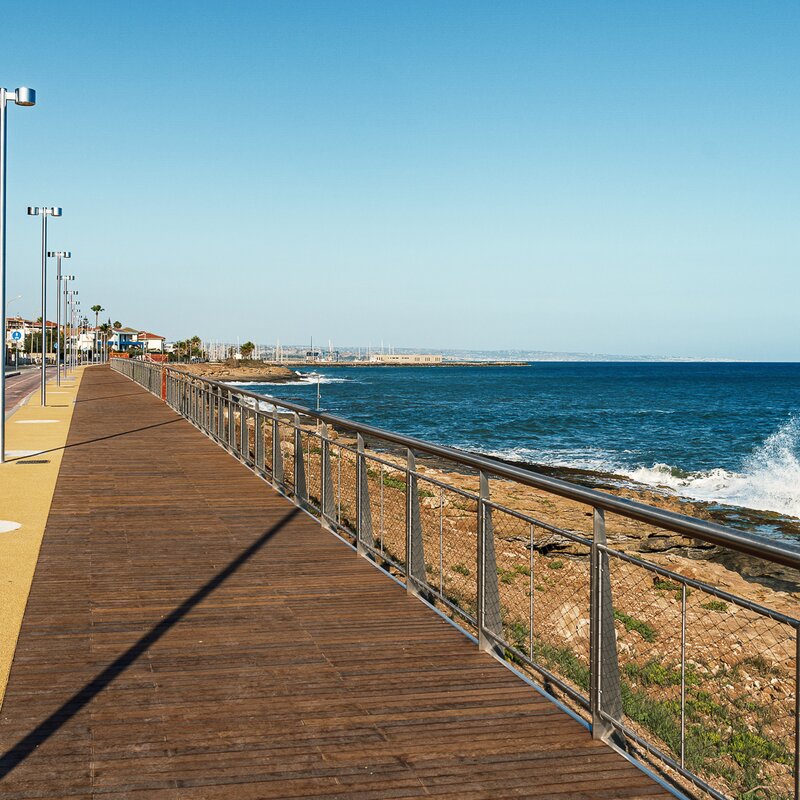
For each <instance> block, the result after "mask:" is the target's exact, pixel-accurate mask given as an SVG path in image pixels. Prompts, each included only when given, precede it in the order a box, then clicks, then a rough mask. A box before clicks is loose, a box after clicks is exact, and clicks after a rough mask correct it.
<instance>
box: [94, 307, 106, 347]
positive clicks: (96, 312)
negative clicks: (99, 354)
mask: <svg viewBox="0 0 800 800" xmlns="http://www.w3.org/2000/svg"><path fill="white" fill-rule="evenodd" d="M92 311H94V340H93V341H92V359H94V355H95V351H96V350H97V349H98V348H97V345H98V341H97V329H98V328H99V327H100V312H101V311H105V309H104V308H103V306H101V305H100V304H99V303H98V304H97V305H96V306H92Z"/></svg>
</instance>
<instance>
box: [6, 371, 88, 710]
mask: <svg viewBox="0 0 800 800" xmlns="http://www.w3.org/2000/svg"><path fill="white" fill-rule="evenodd" d="M82 373H83V370H82V369H80V370H78V371H77V372H73V373H70V375H69V379H68V380H66V381H62V384H61V386H56V385H55V381H54V380H51V381H49V382H48V384H47V406H46V407H45V408H42V406H41V405H40V393H39V392H38V391H36V392H34V394H33V395H31V397H30V398H29V399H28V402H27V403H25V404H24V405H22V406H20V408H18V409H17V410H16V411H15V412H14V414H12V415H11V417H9V419H8V420H7V421H6V459H7V460H6V462H5V463H4V464H0V609H2V614H0V706H2V703H3V697H4V695H5V690H6V684H7V682H8V673H9V671H10V670H11V662H12V660H13V658H14V649H15V647H16V645H17V637H18V636H19V630H20V626H21V625H22V616H23V614H24V613H25V604H26V603H27V601H28V593H29V592H30V588H31V581H32V580H33V573H34V570H35V569H36V561H37V559H38V557H39V548H40V546H41V544H42V538H43V536H44V529H45V525H46V524H47V516H48V514H49V513H50V503H51V502H52V499H53V492H54V491H55V488H56V480H57V478H58V471H59V469H60V467H61V458H62V455H63V453H64V450H63V448H64V445H65V444H66V442H67V435H68V433H69V426H70V422H71V420H72V412H73V409H74V408H75V398H76V395H77V393H78V387H79V386H80V380H81V377H82ZM40 420H53V421H51V422H39V421H40ZM28 460H31V461H42V460H46V461H47V463H44V464H42V463H38V464H25V463H19V462H21V461H22V462H24V461H28ZM6 522H11V523H18V524H19V525H20V527H19V528H17V529H16V530H12V531H7V528H8V527H10V526H8V525H4V524H3V523H6ZM4 530H6V532H3V531H4Z"/></svg>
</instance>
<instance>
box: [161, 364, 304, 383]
mask: <svg viewBox="0 0 800 800" xmlns="http://www.w3.org/2000/svg"><path fill="white" fill-rule="evenodd" d="M173 366H174V368H175V369H179V370H181V371H182V372H188V373H189V374H190V375H194V376H195V377H197V378H207V379H208V380H212V381H222V382H226V383H227V382H231V381H236V382H239V383H240V382H244V381H249V382H251V383H297V382H299V381H300V380H301V377H300V376H299V375H298V374H297V373H296V372H295V371H294V370H291V369H289V368H288V367H281V366H278V365H277V364H269V363H267V362H264V361H245V360H234V359H229V360H228V361H224V362H200V363H196V364H175V365H173Z"/></svg>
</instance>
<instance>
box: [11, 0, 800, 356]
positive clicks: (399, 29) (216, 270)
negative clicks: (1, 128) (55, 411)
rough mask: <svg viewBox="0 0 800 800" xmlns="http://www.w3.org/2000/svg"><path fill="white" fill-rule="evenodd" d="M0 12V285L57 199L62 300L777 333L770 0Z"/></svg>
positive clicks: (272, 315)
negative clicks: (5, 246) (5, 104)
mask: <svg viewBox="0 0 800 800" xmlns="http://www.w3.org/2000/svg"><path fill="white" fill-rule="evenodd" d="M3 21H4V31H5V34H4V43H3V44H4V46H3V48H2V50H0V67H1V69H0V80H2V82H3V85H5V86H7V87H10V88H14V87H16V86H18V85H28V86H32V87H34V88H35V89H37V91H38V93H39V104H38V105H37V107H35V108H32V109H28V108H17V107H13V106H12V107H10V108H9V178H8V189H9V198H8V199H9V217H8V222H9V285H8V292H9V297H14V296H15V295H17V294H22V295H23V299H22V300H20V301H16V302H15V303H13V304H12V305H11V306H9V312H13V311H16V310H19V311H21V312H23V313H26V314H31V313H34V311H35V308H36V307H37V304H38V300H37V297H38V285H39V284H38V272H37V270H38V258H39V249H38V248H39V245H38V235H39V227H38V226H37V224H36V222H35V221H34V220H32V219H29V218H27V217H26V216H25V207H26V206H27V205H29V204H36V205H61V206H63V208H64V217H63V218H62V219H60V220H56V221H53V222H52V223H51V226H50V230H51V238H50V241H51V245H52V246H53V247H55V248H66V249H71V250H72V251H73V253H74V256H75V257H74V258H73V261H72V264H71V269H72V270H73V271H74V272H76V273H77V274H78V276H79V285H78V286H77V288H78V289H79V291H80V293H81V297H82V300H83V305H84V308H86V307H88V306H89V305H92V304H93V303H95V302H100V303H101V304H102V305H104V306H105V307H106V308H107V309H108V314H110V316H111V317H112V318H114V319H120V320H122V321H123V322H124V323H126V324H131V325H133V326H136V327H143V328H148V329H151V330H156V331H159V332H163V333H164V334H165V335H167V336H168V337H183V336H186V335H191V334H194V333H197V334H198V335H200V336H202V337H203V338H207V339H229V340H231V339H235V337H236V336H240V337H242V338H243V339H247V338H249V339H253V340H256V341H262V342H271V341H274V340H275V339H276V338H277V337H279V338H280V339H281V341H282V342H301V341H308V339H309V337H310V336H312V335H313V336H314V338H315V340H317V341H325V340H327V339H329V338H330V339H332V340H333V342H334V344H337V343H338V344H348V343H351V344H366V343H367V342H368V341H372V342H373V343H376V342H379V341H380V340H381V339H383V340H384V341H385V342H386V343H392V344H394V345H395V346H398V347H415V346H428V347H465V348H482V349H503V348H524V349H538V350H565V351H590V352H605V353H620V354H634V353H648V354H656V355H685V356H717V357H731V358H750V359H764V360H797V359H800V337H799V336H798V334H797V330H798V327H800V326H798V308H797V299H798V297H800V277H798V267H799V266H800V264H799V263H798V262H800V258H799V257H800V244H799V243H798V225H797V214H798V208H800V166H799V165H798V148H797V142H798V141H800V82H799V81H798V74H800V69H799V67H800V55H798V53H799V52H800V50H799V49H798V47H797V42H798V41H800V4H798V3H797V2H791V3H790V2H786V3H782V2H763V3H737V2H717V3H702V2H686V3H680V2H670V3H667V2H662V3H657V2H629V3H627V2H615V3H599V2H585V3H584V2H561V3H549V2H548V3H544V2H542V3H537V2H533V1H532V0H528V1H527V2H489V1H488V0H487V1H486V2H470V1H469V0H459V1H458V2H445V1H444V0H429V2H409V1H408V0H405V1H404V2H400V1H399V0H398V1H397V2H386V3H379V2H335V0H327V2H304V1H303V0H292V1H291V2H288V1H287V2H252V3H249V2H243V3H237V4H223V3H218V2H217V3H208V2H192V3H181V2H171V3H169V4H164V3H146V2H144V3H138V4H115V3H107V2H103V3H88V2H84V3H81V2H78V3H70V4H66V3H63V2H60V3H50V2H44V3H38V4H37V6H36V11H35V13H33V12H32V11H31V9H30V8H29V7H27V6H24V5H20V4H15V5H13V6H10V7H7V8H6V9H5V10H4V17H3ZM16 30H25V31H26V33H25V34H24V35H18V34H16V33H15V31H16Z"/></svg>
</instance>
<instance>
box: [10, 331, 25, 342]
mask: <svg viewBox="0 0 800 800" xmlns="http://www.w3.org/2000/svg"><path fill="white" fill-rule="evenodd" d="M21 340H22V331H11V341H12V342H19V341H21Z"/></svg>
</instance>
